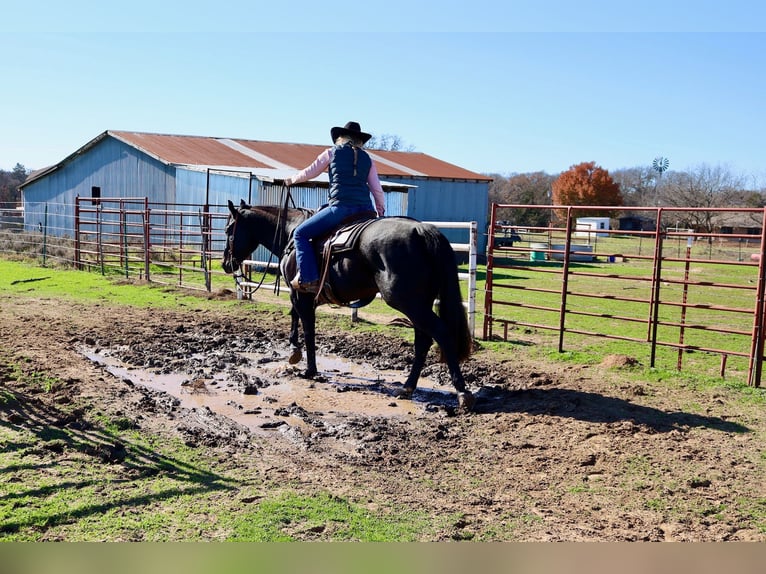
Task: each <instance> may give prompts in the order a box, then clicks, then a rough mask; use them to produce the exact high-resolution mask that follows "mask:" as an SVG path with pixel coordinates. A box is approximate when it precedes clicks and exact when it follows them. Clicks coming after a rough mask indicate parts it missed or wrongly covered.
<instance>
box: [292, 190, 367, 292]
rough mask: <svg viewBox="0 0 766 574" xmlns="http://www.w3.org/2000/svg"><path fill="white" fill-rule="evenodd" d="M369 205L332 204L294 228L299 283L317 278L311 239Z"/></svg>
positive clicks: (317, 272) (338, 224) (365, 209)
mask: <svg viewBox="0 0 766 574" xmlns="http://www.w3.org/2000/svg"><path fill="white" fill-rule="evenodd" d="M372 210H373V208H372V204H370V205H348V206H347V205H333V206H329V207H325V208H324V209H321V210H319V211H317V212H316V213H315V214H314V215H312V216H311V217H309V218H308V219H307V220H306V221H304V222H303V223H301V224H300V225H299V226H298V227H296V228H295V234H294V237H295V247H296V253H295V257H296V259H297V261H298V272H299V273H300V274H301V283H311V282H312V281H318V280H319V271H318V269H317V261H316V257H315V256H314V249H313V248H312V244H311V243H310V240H311V239H314V238H315V237H319V236H321V235H324V234H326V233H328V232H329V231H331V230H332V229H335V228H336V227H338V226H340V223H341V222H342V221H343V220H344V219H346V218H347V217H348V216H350V215H353V214H354V213H359V212H361V211H372Z"/></svg>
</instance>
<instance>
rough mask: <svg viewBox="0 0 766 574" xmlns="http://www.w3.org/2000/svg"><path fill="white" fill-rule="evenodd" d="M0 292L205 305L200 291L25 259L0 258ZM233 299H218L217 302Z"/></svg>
mask: <svg viewBox="0 0 766 574" xmlns="http://www.w3.org/2000/svg"><path fill="white" fill-rule="evenodd" d="M0 293H5V294H12V295H20V296H25V295H29V296H34V297H51V298H55V297H64V298H67V299H70V300H78V301H83V302H90V303H93V302H99V303H110V304H115V305H128V306H136V307H161V308H178V307H193V308H202V307H209V306H210V301H208V300H207V299H206V298H205V297H204V296H201V295H202V294H198V293H187V292H185V291H183V290H181V289H176V288H169V287H166V286H163V285H158V284H153V283H145V282H135V281H124V280H123V279H122V278H120V276H119V275H101V274H100V273H94V272H87V271H75V270H66V269H51V268H46V267H39V266H37V265H34V264H30V263H28V262H20V261H7V260H0ZM231 303H233V302H231V301H229V302H227V301H219V302H217V303H216V304H217V305H219V306H220V305H227V304H231Z"/></svg>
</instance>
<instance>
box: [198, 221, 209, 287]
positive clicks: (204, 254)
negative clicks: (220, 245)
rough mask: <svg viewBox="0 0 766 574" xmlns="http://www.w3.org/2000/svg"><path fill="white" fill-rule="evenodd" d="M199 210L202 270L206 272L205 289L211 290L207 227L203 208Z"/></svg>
mask: <svg viewBox="0 0 766 574" xmlns="http://www.w3.org/2000/svg"><path fill="white" fill-rule="evenodd" d="M198 211H199V230H200V234H201V241H202V270H203V273H204V274H205V289H206V290H207V292H208V293H209V292H210V273H209V271H208V268H207V246H206V242H205V236H206V229H205V220H204V217H203V215H202V210H201V209H200V210H198Z"/></svg>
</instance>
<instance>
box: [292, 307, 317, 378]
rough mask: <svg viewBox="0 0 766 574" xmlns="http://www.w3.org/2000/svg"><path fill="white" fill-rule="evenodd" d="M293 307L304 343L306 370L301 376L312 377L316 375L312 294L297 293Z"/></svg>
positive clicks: (314, 316)
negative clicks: (301, 330)
mask: <svg viewBox="0 0 766 574" xmlns="http://www.w3.org/2000/svg"><path fill="white" fill-rule="evenodd" d="M293 309H295V310H296V311H297V314H298V316H299V317H300V320H301V323H302V324H303V343H304V344H305V345H306V371H305V373H304V375H303V376H304V377H306V378H307V379H313V378H314V377H315V376H316V375H317V358H316V310H315V307H314V295H313V294H311V293H298V294H297V297H296V301H295V304H294V305H293Z"/></svg>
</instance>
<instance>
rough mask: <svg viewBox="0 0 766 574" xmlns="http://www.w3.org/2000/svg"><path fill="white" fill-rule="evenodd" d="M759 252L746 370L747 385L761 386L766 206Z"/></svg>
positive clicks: (765, 296)
mask: <svg viewBox="0 0 766 574" xmlns="http://www.w3.org/2000/svg"><path fill="white" fill-rule="evenodd" d="M761 221H762V222H761V253H760V258H759V259H758V284H757V286H756V295H755V313H754V314H753V336H752V338H751V342H750V368H749V372H748V381H747V383H748V385H750V386H751V387H760V386H761V372H762V369H763V344H764V343H763V339H764V336H763V332H764V330H763V322H764V320H766V303H765V302H764V299H765V298H766V295H765V294H764V291H766V208H764V210H763V215H762V219H761Z"/></svg>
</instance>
